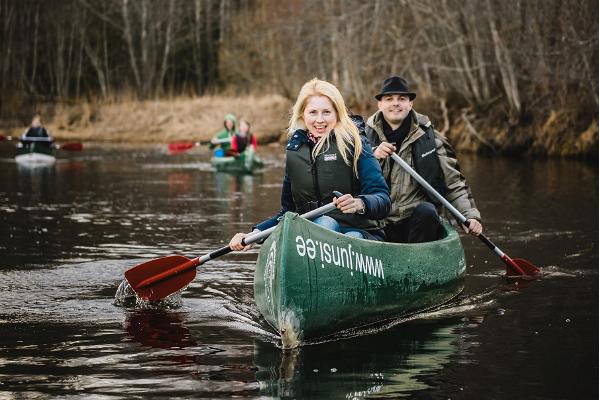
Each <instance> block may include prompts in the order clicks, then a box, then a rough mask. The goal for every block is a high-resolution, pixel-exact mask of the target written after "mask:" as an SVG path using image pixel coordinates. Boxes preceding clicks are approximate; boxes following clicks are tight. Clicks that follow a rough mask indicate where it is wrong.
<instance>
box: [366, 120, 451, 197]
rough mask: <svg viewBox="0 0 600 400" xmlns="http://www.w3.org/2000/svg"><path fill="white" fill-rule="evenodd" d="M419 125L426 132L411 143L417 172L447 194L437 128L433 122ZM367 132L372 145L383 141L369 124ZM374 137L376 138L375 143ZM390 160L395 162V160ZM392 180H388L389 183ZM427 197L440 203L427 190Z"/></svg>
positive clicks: (440, 192)
mask: <svg viewBox="0 0 600 400" xmlns="http://www.w3.org/2000/svg"><path fill="white" fill-rule="evenodd" d="M419 127H420V128H421V129H422V130H423V131H424V132H425V134H423V135H422V136H421V137H420V138H418V139H417V140H415V141H414V142H413V143H412V145H411V152H412V159H413V166H414V168H415V170H416V171H417V173H418V174H419V175H421V176H422V177H423V179H425V180H426V181H427V183H429V184H430V185H431V186H433V188H434V189H435V190H436V191H437V192H438V193H439V194H441V195H442V196H444V195H445V194H446V182H445V181H444V173H443V172H442V168H441V166H440V159H439V157H438V154H437V151H436V147H435V130H434V128H433V124H431V123H430V124H428V125H419ZM366 134H367V137H368V138H369V141H370V142H371V145H379V143H380V142H381V141H380V140H379V136H378V135H377V133H376V132H375V130H374V129H373V128H372V127H370V126H367V128H366ZM373 139H376V143H374V141H373ZM390 162H394V161H393V160H392V161H390ZM389 183H390V182H388V184H389ZM425 193H426V194H427V197H428V198H429V200H430V201H431V202H433V203H434V204H437V205H439V204H440V202H439V201H438V200H437V199H436V198H435V197H434V196H432V195H430V194H429V192H428V191H427V190H425Z"/></svg>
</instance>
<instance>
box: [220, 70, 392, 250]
mask: <svg viewBox="0 0 600 400" xmlns="http://www.w3.org/2000/svg"><path fill="white" fill-rule="evenodd" d="M361 122H362V121H361ZM288 138H289V140H288V144H287V151H286V158H285V176H284V178H283V187H282V190H281V210H280V211H279V213H277V215H275V216H274V217H272V218H270V219H268V220H266V221H264V222H262V223H260V224H258V225H257V226H256V227H255V229H258V230H264V229H268V228H270V227H271V226H274V225H276V224H277V223H278V221H279V219H280V218H281V216H283V214H284V213H285V212H287V211H292V212H297V213H300V214H302V213H305V212H308V211H310V210H313V209H315V208H317V207H320V206H322V205H324V204H326V203H329V202H331V201H332V199H333V201H334V202H335V204H336V206H337V209H336V210H334V211H332V212H331V213H329V214H327V215H324V216H322V217H320V218H317V219H316V220H315V221H314V222H315V223H317V224H320V225H323V226H325V227H327V228H329V229H332V230H335V231H337V232H342V233H344V234H346V235H349V236H354V237H359V238H364V239H371V240H383V239H384V233H383V230H382V229H381V228H382V225H381V224H380V222H379V221H378V220H381V219H383V218H385V217H386V216H387V214H388V213H389V211H390V208H391V202H390V196H389V189H388V186H387V184H386V183H385V180H384V178H383V176H382V174H381V168H380V167H379V163H378V162H377V160H376V159H375V157H374V156H373V152H372V150H371V146H370V145H369V144H368V142H367V141H366V138H365V137H364V136H361V135H360V134H359V130H358V128H357V126H356V125H355V123H354V122H353V120H352V119H351V118H350V116H349V115H348V111H347V110H346V105H345V103H344V99H343V98H342V95H341V94H340V91H339V90H338V89H337V88H336V87H335V86H334V85H332V84H331V83H329V82H325V81H322V80H319V79H313V80H311V81H309V82H307V83H305V84H304V86H302V89H301V90H300V93H299V94H298V99H297V100H296V103H295V104H294V106H293V108H292V116H291V118H290V123H289V128H288ZM334 190H337V191H340V192H342V193H345V194H344V195H343V196H341V197H339V198H336V197H335V196H334V194H333V191H334ZM243 238H244V234H243V233H237V234H236V235H235V236H234V237H233V238H232V239H231V242H230V243H229V244H230V246H231V248H232V249H233V250H242V249H243V248H244V247H243V246H242V244H241V241H242V239H243ZM248 247H249V246H247V247H246V248H248Z"/></svg>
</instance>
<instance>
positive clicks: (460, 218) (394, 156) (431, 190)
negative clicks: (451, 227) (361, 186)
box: [391, 153, 525, 275]
mask: <svg viewBox="0 0 600 400" xmlns="http://www.w3.org/2000/svg"><path fill="white" fill-rule="evenodd" d="M391 157H392V159H393V160H394V161H396V162H397V163H398V164H400V166H401V167H402V168H404V170H405V171H406V172H408V173H409V174H410V176H412V177H413V178H415V180H416V181H417V182H419V184H421V186H423V187H424V188H425V189H427V191H428V192H429V194H431V195H432V196H433V197H435V198H436V199H437V200H438V201H439V202H440V203H442V204H443V205H444V207H446V208H447V209H448V211H450V212H451V213H452V215H454V217H455V218H456V219H457V220H458V221H459V222H460V223H461V224H463V225H465V226H468V224H467V218H465V216H464V215H462V214H461V213H460V212H459V211H458V210H457V209H456V208H455V207H454V206H453V205H452V204H450V202H449V201H448V200H446V199H445V198H444V196H442V195H441V194H439V193H438V191H437V190H435V189H434V188H433V187H432V186H431V185H430V184H429V182H427V181H426V180H425V179H423V177H422V176H421V175H419V174H418V173H417V171H415V170H414V169H413V168H412V167H411V166H410V165H408V163H406V161H404V160H403V159H402V158H400V156H399V155H398V154H396V153H392V155H391ZM477 237H478V238H479V240H481V241H482V242H483V243H485V245H486V246H487V247H489V248H490V249H491V250H492V251H493V252H494V253H496V255H497V256H498V257H500V258H501V259H502V260H503V261H504V262H505V263H508V264H510V266H511V267H512V268H514V269H515V270H516V271H517V272H518V273H519V274H521V275H525V272H524V271H523V269H522V268H521V267H519V266H518V265H517V264H516V263H515V262H514V261H513V260H512V259H511V258H510V257H508V256H507V255H506V254H504V252H503V251H502V250H500V249H499V248H498V246H496V245H495V244H494V243H492V241H491V240H490V239H488V238H487V236H485V235H484V234H483V233H480V234H479V235H478V236H477Z"/></svg>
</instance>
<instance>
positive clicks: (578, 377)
mask: <svg viewBox="0 0 600 400" xmlns="http://www.w3.org/2000/svg"><path fill="white" fill-rule="evenodd" d="M13 151H14V149H13V148H12V147H11V146H10V145H9V144H7V143H4V144H0V398H52V397H65V398H89V397H91V398H100V399H102V398H122V397H128V398H141V397H148V396H150V395H152V396H154V397H162V398H172V397H182V398H192V397H194V398H230V397H234V396H236V397H248V398H263V399H267V398H272V397H279V398H288V397H289V398H300V399H304V398H315V399H360V398H398V397H404V398H413V399H597V398H598V168H597V166H595V165H589V164H584V163H580V162H576V161H564V160H562V161H561V160H548V161H543V160H536V161H531V160H517V159H489V158H480V157H473V156H467V155H463V156H462V157H461V164H462V168H463V171H464V173H465V174H466V175H467V177H468V178H469V181H470V183H471V186H472V189H473V192H474V194H475V197H476V199H477V201H478V206H479V208H480V210H481V211H482V214H483V217H484V223H485V224H484V227H485V230H486V232H487V233H488V235H489V237H490V238H491V239H492V240H493V241H494V242H496V244H498V245H499V246H500V247H501V248H502V249H503V250H504V251H505V252H506V253H508V254H509V255H510V256H512V257H522V258H526V259H529V260H531V261H533V262H534V263H535V264H537V265H538V266H540V267H542V269H543V272H544V276H543V278H542V279H541V280H539V281H535V282H532V283H531V284H530V285H529V286H528V287H526V288H522V289H520V290H514V287H513V285H511V284H510V283H508V282H507V281H505V280H504V279H503V278H502V277H501V275H502V273H503V265H502V263H501V262H500V261H499V260H498V259H497V258H496V257H495V255H494V254H493V253H492V252H490V251H489V250H488V249H487V248H486V247H484V246H483V245H482V244H481V243H480V242H479V241H478V240H477V239H475V238H471V237H465V236H463V244H464V246H465V253H466V257H467V276H466V279H465V283H464V285H465V287H464V291H463V293H462V294H461V296H460V297H459V298H458V299H456V300H455V301H453V302H452V303H451V304H449V305H447V306H445V307H444V308H442V309H441V310H438V311H436V312H431V313H427V314H423V315H419V316H416V317H414V318H412V319H410V320H407V321H398V323H394V324H391V326H389V327H388V329H384V330H381V331H379V332H372V333H371V334H368V335H362V336H359V337H354V338H346V339H343V340H336V341H330V342H326V343H321V344H317V345H311V346H306V347H302V348H300V349H297V350H293V351H285V352H284V351H282V350H281V349H280V348H279V347H278V340H277V337H275V336H274V334H273V333H272V332H271V331H270V330H269V328H268V327H267V326H266V324H265V323H264V321H262V320H261V318H260V316H259V313H258V311H257V309H256V307H255V305H254V302H253V287H252V283H253V268H254V265H253V263H254V260H255V259H256V255H257V249H253V250H251V251H250V252H249V253H247V254H234V255H229V256H226V257H222V258H220V259H217V260H214V261H212V262H210V263H208V264H206V265H205V266H204V267H202V268H201V270H200V272H199V274H198V276H197V277H196V279H195V281H194V282H193V283H192V284H191V285H190V287H189V288H188V289H187V290H186V291H185V292H184V293H183V295H182V296H181V298H180V300H181V302H182V305H181V307H173V308H171V309H160V310H156V309H144V308H140V307H117V306H115V305H114V304H113V299H114V296H115V292H116V290H117V287H118V286H119V284H120V283H121V281H122V279H123V273H124V271H126V270H127V269H129V268H130V267H133V266H135V265H137V264H139V263H141V262H144V261H147V260H149V259H152V258H156V257H160V256H163V255H168V254H174V253H179V254H184V255H187V256H196V255H201V254H204V253H206V252H209V251H211V250H214V249H216V248H218V247H221V246H223V245H224V244H225V243H227V241H228V240H229V238H230V237H231V236H232V235H233V234H234V233H235V232H238V231H248V230H249V228H250V226H251V225H252V224H253V223H255V222H257V221H260V220H262V219H264V218H266V217H268V216H270V215H271V214H273V213H274V212H275V211H276V210H277V209H278V206H279V188H280V183H281V179H282V157H281V154H279V153H280V152H281V150H280V149H279V148H276V147H275V148H270V149H269V148H263V151H264V153H265V155H264V159H265V160H266V163H267V165H266V169H265V171H264V173H262V174H260V175H256V176H246V177H236V176H231V175H224V174H217V173H215V172H213V171H212V170H211V168H210V164H209V162H208V158H209V157H208V153H207V152H206V151H205V150H202V149H198V150H195V152H191V153H189V154H184V155H179V156H175V157H173V156H168V155H166V154H164V152H163V150H162V149H159V148H146V149H143V150H136V151H134V150H119V149H115V148H89V149H86V150H85V151H84V152H82V153H80V154H76V155H75V156H71V157H70V158H66V155H64V154H63V155H62V156H65V158H62V159H59V160H58V161H57V163H56V164H55V165H54V166H52V167H48V168H35V169H33V168H23V167H18V166H17V165H16V164H15V163H14V162H13V160H12V156H13ZM59 156H60V155H59Z"/></svg>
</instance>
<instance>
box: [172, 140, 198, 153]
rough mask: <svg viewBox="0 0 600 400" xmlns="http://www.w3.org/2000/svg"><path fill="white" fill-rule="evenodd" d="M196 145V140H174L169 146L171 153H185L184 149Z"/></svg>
mask: <svg viewBox="0 0 600 400" xmlns="http://www.w3.org/2000/svg"><path fill="white" fill-rule="evenodd" d="M194 146H195V144H194V142H173V143H169V146H168V147H169V153H171V154H178V153H183V152H184V151H187V150H189V149H191V148H192V147H194Z"/></svg>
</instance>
